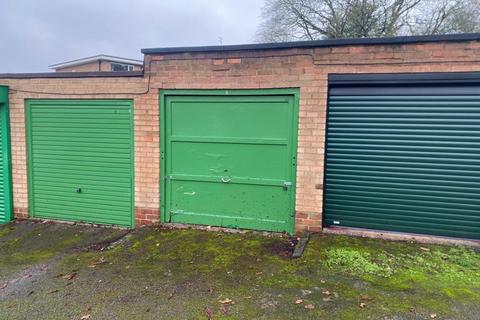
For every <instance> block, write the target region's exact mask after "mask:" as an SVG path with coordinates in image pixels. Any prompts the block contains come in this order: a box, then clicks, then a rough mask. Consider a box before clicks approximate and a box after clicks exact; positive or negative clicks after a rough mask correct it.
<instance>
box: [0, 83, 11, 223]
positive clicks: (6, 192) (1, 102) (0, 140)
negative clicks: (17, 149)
mask: <svg viewBox="0 0 480 320" xmlns="http://www.w3.org/2000/svg"><path fill="white" fill-rule="evenodd" d="M9 134H10V133H9V119H8V88H7V87H2V86H0V224H2V223H6V222H9V221H10V220H11V219H12V215H13V213H12V201H11V195H12V193H11V171H10V137H9Z"/></svg>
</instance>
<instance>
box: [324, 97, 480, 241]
mask: <svg viewBox="0 0 480 320" xmlns="http://www.w3.org/2000/svg"><path fill="white" fill-rule="evenodd" d="M449 92H451V93H449ZM468 92H469V94H462V88H457V89H455V90H453V89H452V88H451V87H446V88H443V89H442V88H440V87H437V88H434V87H432V88H428V87H427V88H414V87H412V88H409V87H404V88H398V87H397V88H390V89H385V88H384V89H382V88H380V87H379V88H364V89H359V88H351V89H349V88H339V89H335V88H333V89H331V95H330V99H329V116H328V138H327V163H326V179H325V183H326V185H325V210H324V213H325V220H324V223H325V224H326V225H334V226H349V227H360V228H370V229H381V230H391V231H401V232H412V233H423V234H432V235H441V236H453V237H464V238H474V239H479V238H480V170H479V168H480V95H472V94H471V93H472V92H478V93H479V94H480V88H479V87H477V88H476V90H475V88H471V87H470V88H469V89H468Z"/></svg>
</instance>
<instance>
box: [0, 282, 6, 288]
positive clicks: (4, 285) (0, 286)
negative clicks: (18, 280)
mask: <svg viewBox="0 0 480 320" xmlns="http://www.w3.org/2000/svg"><path fill="white" fill-rule="evenodd" d="M7 286H8V283H4V284H0V289H5V288H6V287H7Z"/></svg>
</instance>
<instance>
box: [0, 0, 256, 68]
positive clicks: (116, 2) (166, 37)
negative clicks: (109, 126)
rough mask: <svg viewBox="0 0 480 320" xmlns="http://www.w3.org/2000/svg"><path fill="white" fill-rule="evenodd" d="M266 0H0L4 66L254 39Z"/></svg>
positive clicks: (30, 65)
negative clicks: (146, 49)
mask: <svg viewBox="0 0 480 320" xmlns="http://www.w3.org/2000/svg"><path fill="white" fill-rule="evenodd" d="M262 5H263V0H0V61H1V63H0V72H44V71H49V69H48V66H49V65H51V64H54V63H58V62H64V61H68V60H72V59H78V58H82V57H86V56H91V55H96V54H110V55H117V56H121V57H127V58H136V59H142V55H141V53H140V49H141V48H148V47H168V46H194V45H216V44H219V43H220V40H219V38H221V39H222V41H223V44H238V43H249V42H253V41H254V36H255V31H256V29H257V26H258V24H259V23H260V18H259V16H260V11H261V7H262Z"/></svg>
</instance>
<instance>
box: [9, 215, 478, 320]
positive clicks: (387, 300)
mask: <svg viewBox="0 0 480 320" xmlns="http://www.w3.org/2000/svg"><path fill="white" fill-rule="evenodd" d="M293 242H294V241H292V239H289V238H287V237H283V238H282V237H278V236H270V237H267V236H264V235H260V234H254V233H237V234H228V233H220V232H207V231H199V230H166V229H160V228H143V229H139V230H135V231H132V232H129V231H126V230H118V229H108V228H95V227H89V226H78V225H77V226H75V225H62V224H52V223H46V224H42V223H34V222H15V223H11V224H9V225H5V226H1V227H0V257H1V259H0V315H1V319H16V320H18V319H79V320H80V319H82V320H86V319H92V320H93V319H480V316H479V315H480V303H479V301H480V254H479V253H476V252H475V251H473V250H471V249H466V248H459V247H443V246H435V245H420V244H415V243H406V242H389V241H382V240H372V239H361V238H353V237H344V236H333V235H330V236H325V235H314V236H312V238H311V241H310V243H309V244H308V247H307V250H306V252H305V253H304V255H303V256H302V257H301V258H300V259H295V260H293V259H291V258H290V254H291V251H292V248H293Z"/></svg>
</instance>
